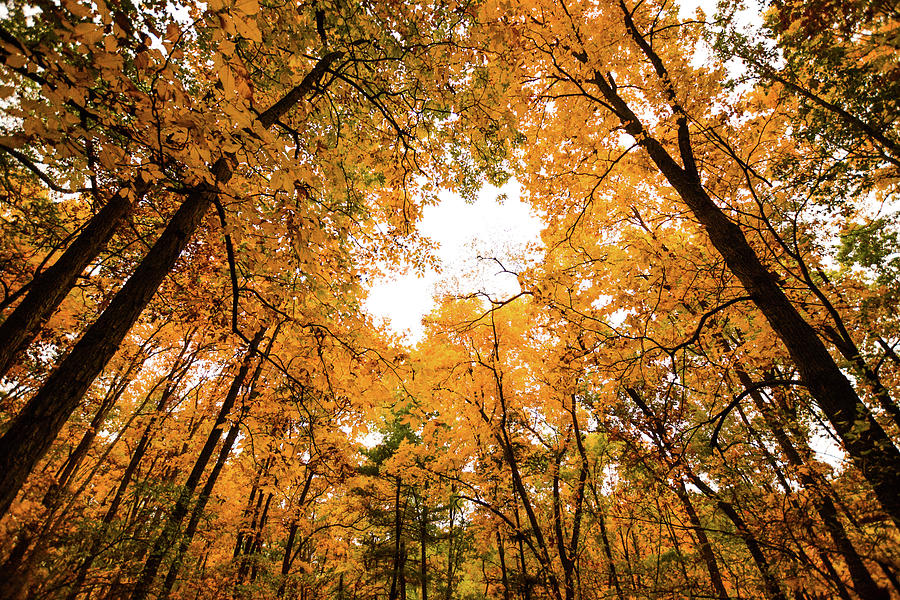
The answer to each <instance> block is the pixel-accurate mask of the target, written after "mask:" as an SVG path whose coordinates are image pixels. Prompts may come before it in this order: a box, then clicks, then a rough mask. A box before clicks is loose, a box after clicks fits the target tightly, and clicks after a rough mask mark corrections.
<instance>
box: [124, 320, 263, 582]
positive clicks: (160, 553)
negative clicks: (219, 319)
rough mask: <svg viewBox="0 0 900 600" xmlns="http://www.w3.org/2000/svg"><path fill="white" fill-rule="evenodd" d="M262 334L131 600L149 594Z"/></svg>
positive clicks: (259, 336) (256, 338)
mask: <svg viewBox="0 0 900 600" xmlns="http://www.w3.org/2000/svg"><path fill="white" fill-rule="evenodd" d="M264 333H265V329H260V330H259V331H258V332H257V333H256V336H254V338H253V341H252V342H251V343H250V345H249V347H248V348H247V353H246V354H245V355H244V359H243V361H241V366H240V368H239V369H238V373H237V375H236V376H235V378H234V380H233V381H232V383H231V388H230V389H229V390H228V394H227V396H226V397H225V400H224V402H222V406H221V408H220V409H219V414H218V416H217V417H216V422H215V423H214V424H213V428H212V430H211V431H210V432H209V435H208V436H207V438H206V443H205V444H204V446H203V448H202V450H201V451H200V454H199V455H198V456H197V460H196V461H195V462H194V467H193V469H191V473H190V474H189V475H188V478H187V481H186V482H185V484H184V487H183V488H182V490H181V493H180V494H179V496H178V499H177V500H176V502H175V507H174V508H173V509H172V513H171V514H170V515H169V518H168V519H167V521H166V523H165V525H163V530H162V532H161V533H160V534H159V536H158V537H157V538H156V541H155V542H154V544H153V548H152V549H151V551H150V555H149V556H148V558H147V562H146V563H145V564H144V569H143V571H142V572H141V575H140V577H139V579H138V581H137V584H135V587H134V591H133V593H132V594H131V600H144V599H145V598H147V596H148V595H149V594H150V589H151V587H152V586H153V582H154V580H155V579H156V574H157V572H158V571H159V567H160V565H161V564H162V561H163V559H164V558H165V556H166V554H167V553H168V551H169V548H171V547H172V544H173V543H174V542H175V539H176V538H177V536H178V531H179V529H180V528H181V522H182V521H183V520H184V518H185V517H186V516H187V514H188V509H189V507H190V503H191V499H192V498H193V496H194V490H196V489H197V485H198V484H199V483H200V478H201V477H202V476H203V471H204V470H206V465H207V464H209V459H210V458H211V457H212V454H213V451H214V450H215V447H216V444H218V442H219V439H220V438H221V437H222V428H223V427H224V426H225V423H226V421H227V418H228V413H230V412H231V408H232V406H234V402H235V400H237V397H238V394H239V393H240V391H241V388H242V387H243V385H244V380H245V379H246V377H247V372H248V371H249V370H250V362H251V360H252V358H253V356H254V355H255V354H256V348H257V346H258V345H259V342H260V340H261V339H262V336H263V334H264Z"/></svg>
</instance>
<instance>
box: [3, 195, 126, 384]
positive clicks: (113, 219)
mask: <svg viewBox="0 0 900 600" xmlns="http://www.w3.org/2000/svg"><path fill="white" fill-rule="evenodd" d="M142 187H143V186H141V188H142ZM129 192H130V191H129V190H125V189H122V190H119V191H118V192H116V193H115V194H113V196H112V197H111V198H110V199H109V201H108V202H107V203H106V205H105V206H104V207H103V208H101V209H100V211H99V212H98V213H97V214H96V215H94V216H93V217H91V220H90V221H88V223H87V225H86V226H85V227H84V229H82V230H81V233H80V234H79V235H78V237H76V238H75V241H74V242H72V243H71V244H70V245H69V247H68V248H66V250H65V252H63V253H62V256H60V257H59V258H58V259H57V260H56V262H54V263H53V265H52V266H50V267H48V268H47V269H45V270H44V271H42V272H40V273H38V274H37V275H36V276H35V277H34V279H33V280H32V281H31V284H30V285H29V288H28V293H27V294H25V297H24V298H23V299H22V301H21V302H20V303H19V304H18V305H17V306H16V308H15V309H14V310H13V311H12V313H10V315H9V316H8V317H6V320H4V321H3V324H2V325H0V377H2V376H3V375H6V373H7V372H8V371H9V369H10V367H12V366H13V364H14V363H15V360H16V358H17V357H18V355H19V353H21V352H22V351H23V350H25V348H27V347H28V344H29V343H31V340H33V339H34V337H35V336H36V335H37V333H38V331H39V330H40V327H41V325H42V324H43V323H44V322H45V321H46V320H47V319H48V318H49V317H50V315H52V314H53V311H55V310H56V309H57V307H59V305H60V304H61V303H62V301H63V299H65V297H66V296H67V295H68V293H69V292H70V291H71V290H72V288H73V287H74V285H75V280H76V279H77V278H78V276H79V275H81V273H82V272H83V271H84V269H85V268H86V267H87V266H88V264H90V262H91V261H92V260H94V259H96V258H97V257H98V256H99V255H100V253H101V252H102V251H103V249H104V248H105V247H106V244H107V243H108V242H109V240H110V239H111V238H112V236H113V234H114V233H115V232H116V230H117V229H118V228H119V225H120V224H121V223H122V222H123V221H124V220H125V217H126V216H127V215H128V213H129V212H131V206H132V203H131V201H129V199H128V194H129ZM131 193H134V192H131ZM142 194H143V191H142V190H140V191H138V192H137V195H138V196H140V195H142Z"/></svg>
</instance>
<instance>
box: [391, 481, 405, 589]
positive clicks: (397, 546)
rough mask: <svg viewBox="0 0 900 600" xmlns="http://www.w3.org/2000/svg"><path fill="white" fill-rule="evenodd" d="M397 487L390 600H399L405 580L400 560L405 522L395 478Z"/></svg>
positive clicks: (396, 486) (395, 490)
mask: <svg viewBox="0 0 900 600" xmlns="http://www.w3.org/2000/svg"><path fill="white" fill-rule="evenodd" d="M394 479H395V487H394V564H393V568H392V569H391V589H390V591H389V592H388V600H397V597H398V595H399V593H400V592H399V587H398V586H399V585H401V582H400V580H401V579H402V578H403V574H402V572H401V569H402V568H403V564H402V561H401V558H400V554H401V551H402V546H403V544H402V540H401V538H402V534H403V531H402V525H403V522H402V520H401V514H400V478H399V477H395V478H394Z"/></svg>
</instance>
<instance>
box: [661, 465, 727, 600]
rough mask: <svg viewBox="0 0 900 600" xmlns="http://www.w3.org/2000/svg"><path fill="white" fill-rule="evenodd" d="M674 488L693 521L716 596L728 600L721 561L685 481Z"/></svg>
mask: <svg viewBox="0 0 900 600" xmlns="http://www.w3.org/2000/svg"><path fill="white" fill-rule="evenodd" d="M673 489H674V491H675V495H676V496H678V499H679V500H680V501H681V505H682V506H683V507H684V511H685V512H686V513H687V515H688V520H689V521H690V522H691V527H692V528H693V530H694V533H695V534H696V536H697V549H698V550H699V551H700V556H701V558H703V562H704V563H705V564H706V570H707V572H708V573H709V580H710V582H711V583H712V586H713V590H715V593H716V596H717V597H718V598H719V599H720V600H728V592H727V591H726V590H725V584H724V583H723V581H722V572H721V571H720V570H719V563H718V561H717V560H716V555H715V554H714V553H713V549H712V544H710V542H709V537H708V536H707V535H706V530H705V529H704V528H703V524H702V523H701V522H700V517H699V516H698V515H697V511H696V510H694V504H693V503H692V502H691V497H690V496H689V495H688V493H687V489H685V487H684V483H683V482H681V481H679V482H678V485H677V486H676V487H674V488H673Z"/></svg>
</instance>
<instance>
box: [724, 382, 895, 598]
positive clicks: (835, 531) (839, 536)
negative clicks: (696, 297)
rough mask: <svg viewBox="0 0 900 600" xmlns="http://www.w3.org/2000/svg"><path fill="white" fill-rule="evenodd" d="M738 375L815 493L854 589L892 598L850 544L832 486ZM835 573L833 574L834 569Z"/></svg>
mask: <svg viewBox="0 0 900 600" xmlns="http://www.w3.org/2000/svg"><path fill="white" fill-rule="evenodd" d="M735 373H736V374H737V376H738V379H739V380H740V382H741V385H742V386H744V388H745V389H746V390H747V393H748V394H749V396H750V398H751V399H752V400H753V404H754V405H755V406H756V410H757V411H759V413H760V414H761V415H762V417H763V419H764V420H765V421H766V425H768V427H769V429H770V430H771V431H772V434H773V435H774V436H775V440H776V441H777V442H778V445H779V446H780V447H781V451H782V452H783V453H784V455H785V457H786V458H787V460H788V463H790V464H791V465H792V466H794V467H795V468H796V472H797V476H798V477H799V479H800V483H802V484H803V487H804V488H806V489H807V490H809V491H810V492H811V493H812V495H813V503H814V505H815V507H816V511H817V512H818V513H819V516H820V517H821V518H822V523H823V524H824V525H825V529H827V530H828V534H829V536H831V540H832V541H833V542H834V545H835V548H836V549H837V551H838V553H839V554H840V555H841V556H842V557H843V559H844V562H845V563H846V564H847V570H848V571H849V572H850V578H851V579H852V580H853V587H854V589H855V591H856V593H857V594H859V595H860V597H862V598H867V599H869V598H871V599H872V600H887V599H888V598H889V597H890V594H889V593H888V591H887V590H886V589H884V588H881V587H879V586H878V584H876V583H875V580H874V579H872V575H871V573H870V572H869V570H868V568H866V565H865V564H864V563H863V561H862V558H861V557H860V556H859V553H858V552H857V551H856V548H855V547H854V546H853V543H852V542H851V541H850V538H849V536H848V535H847V531H846V530H845V529H844V525H843V523H841V519H840V516H839V515H838V511H837V507H835V505H834V502H833V501H832V499H831V495H830V493H829V490H828V483H827V482H824V481H817V479H816V477H815V476H813V474H812V472H811V471H810V470H809V469H807V468H805V465H804V461H803V459H802V458H801V456H800V453H799V452H798V451H797V449H796V448H795V447H794V445H793V444H792V443H791V440H790V438H789V437H788V436H787V433H785V431H784V430H783V429H782V428H781V425H780V424H779V423H778V422H777V420H776V419H775V417H774V416H773V415H772V411H771V409H770V407H769V406H768V405H767V403H766V401H765V400H764V399H763V397H762V394H760V393H759V391H757V388H756V386H754V385H753V380H752V379H750V375H748V374H747V372H746V371H744V370H743V369H742V368H741V367H740V365H738V366H737V367H736V368H735ZM788 490H789V488H788ZM831 570H832V571H833V568H832V569H831ZM838 581H840V580H838Z"/></svg>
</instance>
